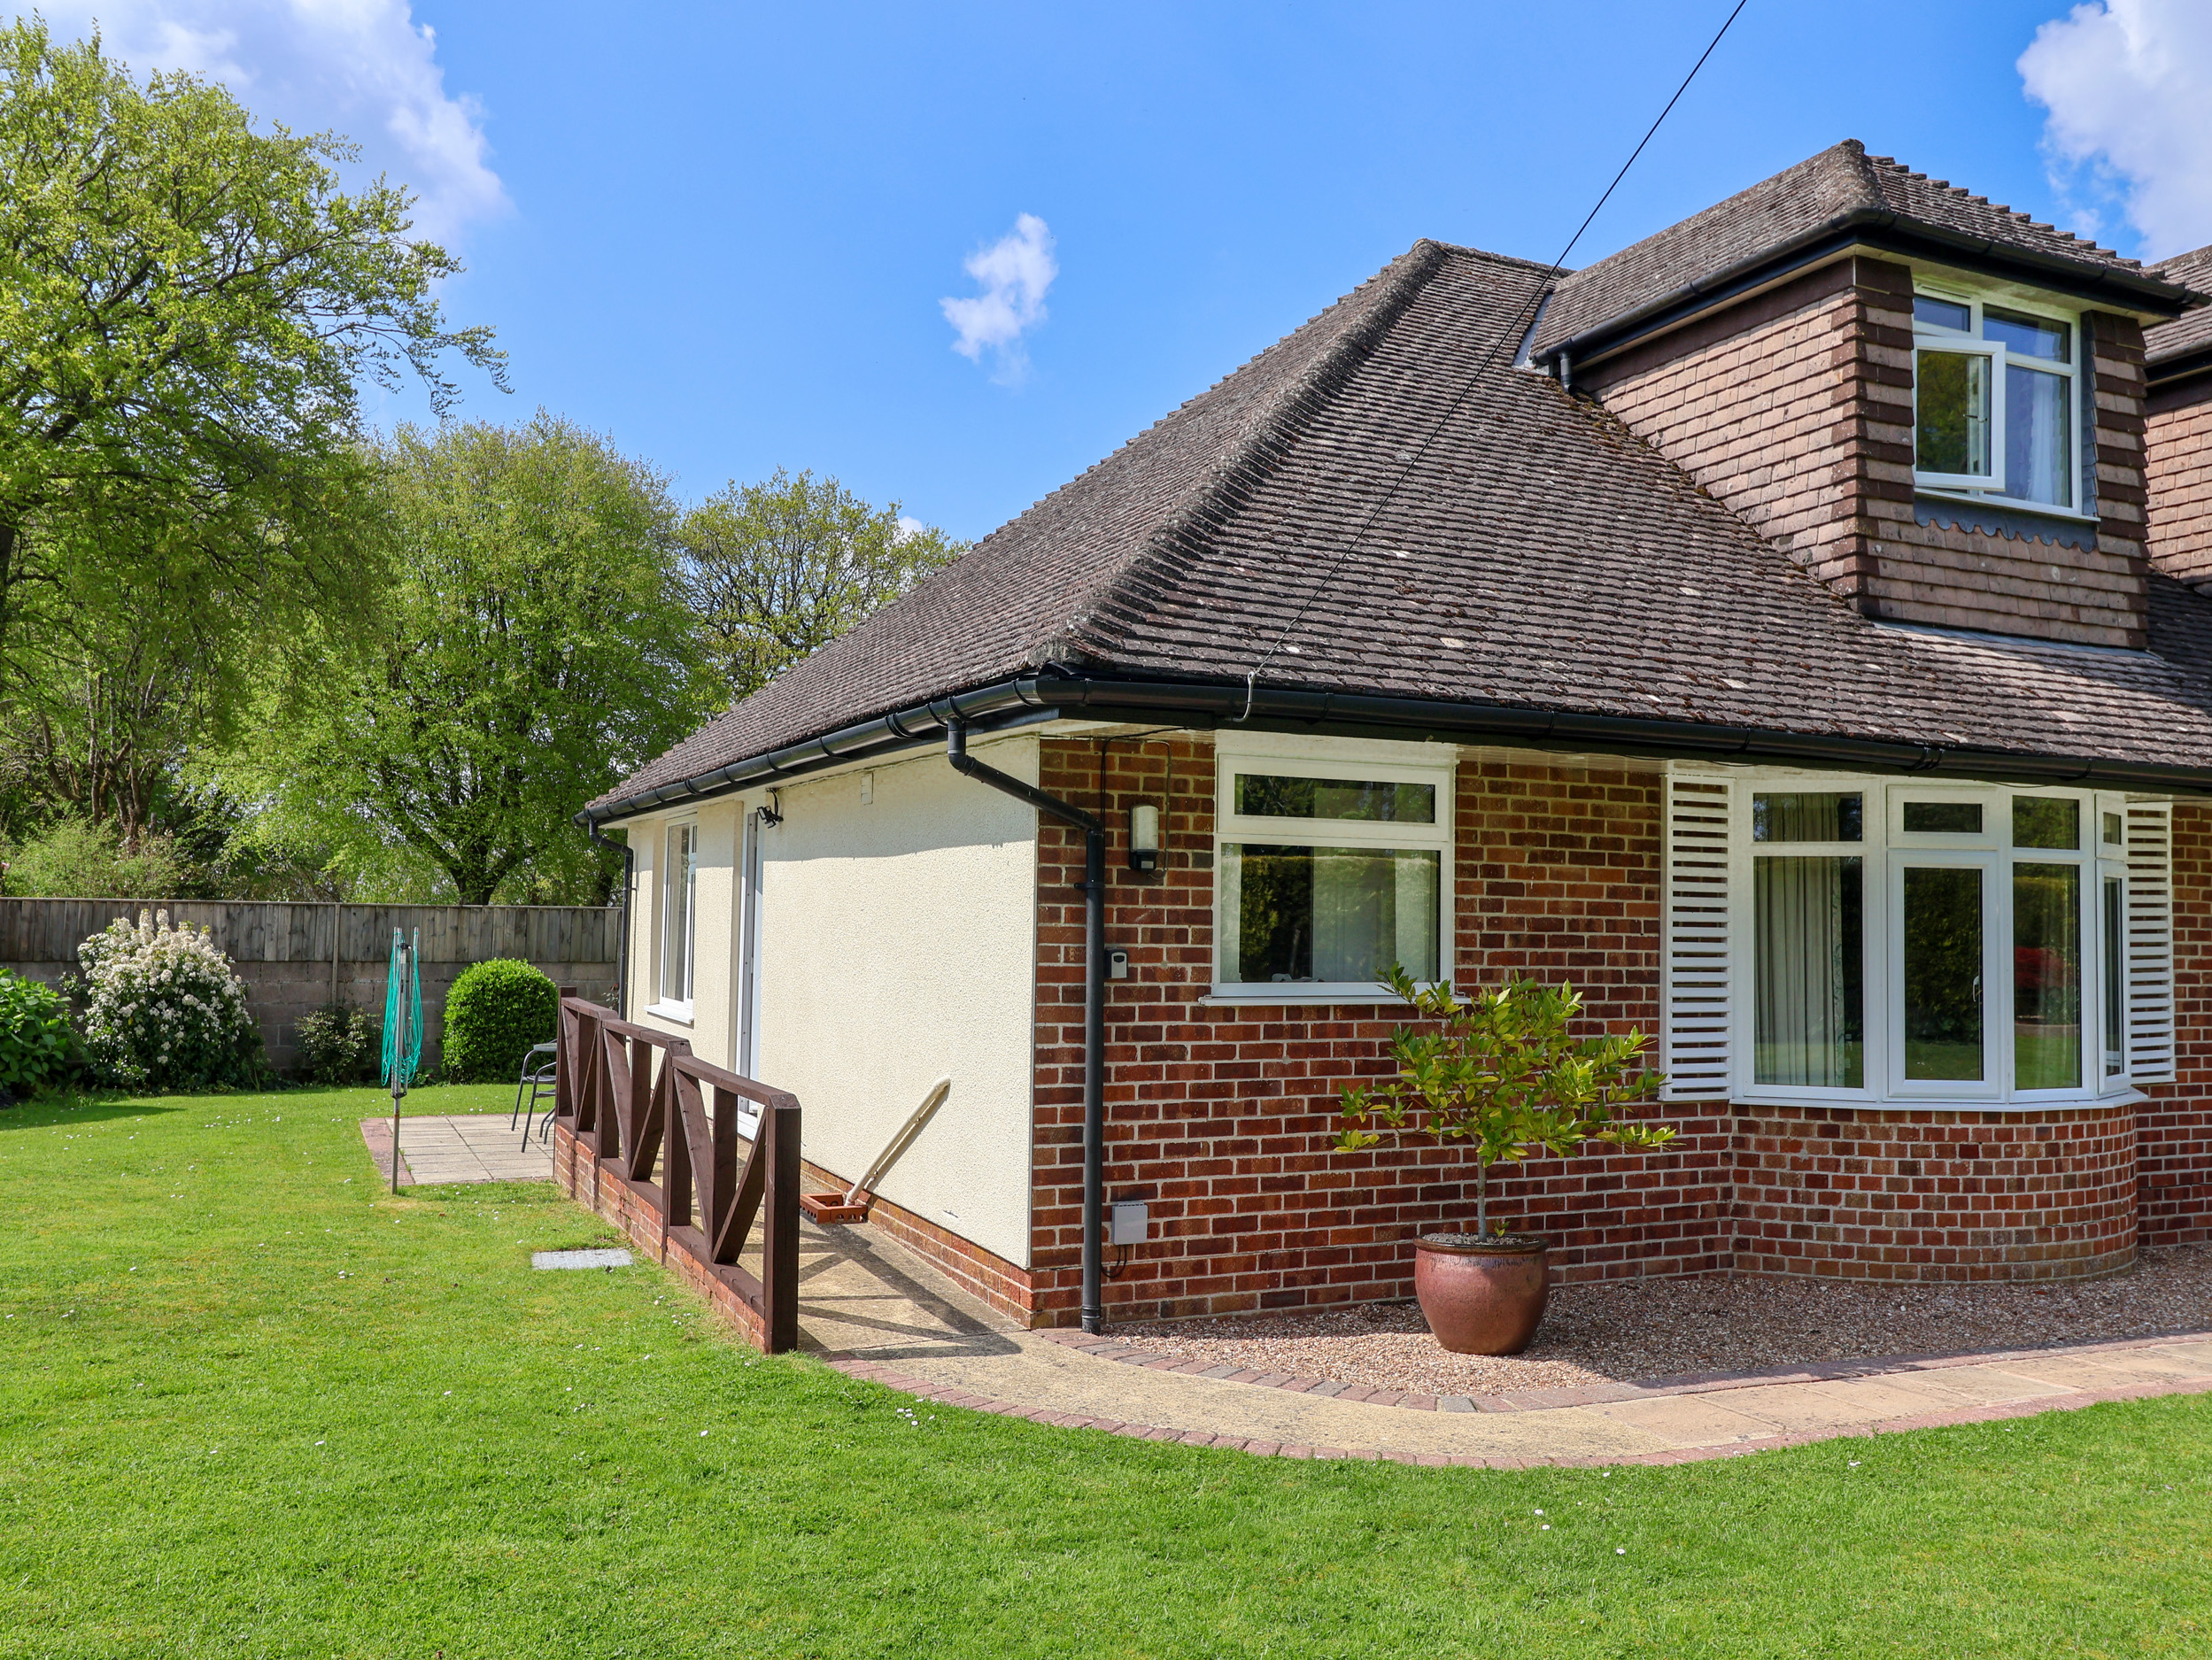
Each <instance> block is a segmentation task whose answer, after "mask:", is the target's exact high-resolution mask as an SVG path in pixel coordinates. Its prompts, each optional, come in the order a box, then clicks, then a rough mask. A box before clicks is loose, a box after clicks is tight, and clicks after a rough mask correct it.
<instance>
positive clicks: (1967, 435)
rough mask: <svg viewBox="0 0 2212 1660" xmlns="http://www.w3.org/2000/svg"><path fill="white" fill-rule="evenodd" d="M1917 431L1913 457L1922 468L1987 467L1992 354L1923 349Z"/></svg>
mask: <svg viewBox="0 0 2212 1660" xmlns="http://www.w3.org/2000/svg"><path fill="white" fill-rule="evenodd" d="M1915 355H1916V356H1917V357H1918V359H1919V360H1920V369H1919V381H1918V388H1919V390H1918V395H1917V401H1918V404H1919V411H1920V413H1919V422H1920V425H1919V434H1918V445H1917V449H1916V451H1915V455H1916V459H1915V461H1914V465H1915V466H1916V467H1919V468H1920V470H1921V471H1922V472H1923V473H1968V474H1972V475H1976V476H1981V477H1986V476H1988V475H1989V470H1990V448H1989V425H1990V401H1989V390H1990V388H1989V366H1990V360H1989V359H1987V358H1985V357H1982V356H1979V355H1978V354H1970V353H1967V352H1961V351H1922V352H1919V353H1916V354H1915Z"/></svg>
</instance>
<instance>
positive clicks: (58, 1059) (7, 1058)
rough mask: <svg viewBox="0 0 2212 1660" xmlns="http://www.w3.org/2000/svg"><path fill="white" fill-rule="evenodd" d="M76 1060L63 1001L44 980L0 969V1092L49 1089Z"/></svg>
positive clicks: (25, 1091)
mask: <svg viewBox="0 0 2212 1660" xmlns="http://www.w3.org/2000/svg"><path fill="white" fill-rule="evenodd" d="M77 1060H78V1050H77V1039H76V1034H75V1033H74V1032H73V1031H70V1029H69V1004H68V1000H66V999H65V998H64V997H63V996H62V994H61V993H60V992H57V991H56V990H54V988H53V987H52V986H50V985H45V984H41V983H40V982H38V981H36V980H27V979H25V978H24V977H22V976H21V975H19V974H10V973H9V972H7V971H6V970H5V969H0V1095H11V1096H12V1095H35V1094H37V1093H39V1092H40V1091H41V1090H43V1089H50V1088H51V1087H52V1086H53V1085H57V1084H59V1083H61V1082H62V1081H63V1080H64V1079H66V1077H68V1076H69V1073H70V1072H71V1070H72V1069H73V1068H74V1067H75V1065H76V1063H77Z"/></svg>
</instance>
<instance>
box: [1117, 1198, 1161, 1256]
mask: <svg viewBox="0 0 2212 1660" xmlns="http://www.w3.org/2000/svg"><path fill="white" fill-rule="evenodd" d="M1106 1217H1107V1219H1106V1242H1107V1243H1108V1244H1110V1245H1142V1244H1144V1243H1145V1242H1146V1241H1147V1240H1149V1239H1151V1237H1152V1212H1151V1210H1150V1208H1149V1207H1148V1206H1147V1205H1146V1204H1145V1202H1144V1201H1142V1200H1141V1199H1118V1200H1116V1201H1114V1202H1113V1204H1112V1205H1110V1206H1109V1207H1108V1208H1107V1213H1106Z"/></svg>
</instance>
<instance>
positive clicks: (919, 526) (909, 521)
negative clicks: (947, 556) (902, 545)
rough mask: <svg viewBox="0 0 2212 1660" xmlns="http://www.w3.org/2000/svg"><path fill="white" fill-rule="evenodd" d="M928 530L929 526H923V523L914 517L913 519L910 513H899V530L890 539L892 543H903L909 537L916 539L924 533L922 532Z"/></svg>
mask: <svg viewBox="0 0 2212 1660" xmlns="http://www.w3.org/2000/svg"><path fill="white" fill-rule="evenodd" d="M926 529H929V526H927V525H925V524H924V523H923V522H922V521H920V520H919V519H917V518H916V517H915V516H914V515H913V514H912V513H901V514H900V515H899V528H898V531H897V533H896V534H895V535H894V536H893V537H892V540H893V541H894V542H904V541H906V540H908V539H909V537H917V536H919V535H921V534H922V532H923V531H924V530H926Z"/></svg>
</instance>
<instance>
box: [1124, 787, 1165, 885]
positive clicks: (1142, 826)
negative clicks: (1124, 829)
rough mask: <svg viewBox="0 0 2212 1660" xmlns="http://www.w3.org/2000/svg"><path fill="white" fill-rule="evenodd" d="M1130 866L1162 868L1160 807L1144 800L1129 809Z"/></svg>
mask: <svg viewBox="0 0 2212 1660" xmlns="http://www.w3.org/2000/svg"><path fill="white" fill-rule="evenodd" d="M1129 868H1130V869H1132V870H1157V869H1159V868H1160V809H1159V808H1157V807H1154V806H1153V805H1152V804H1151V803H1150V802H1149V801H1142V802H1140V803H1138V804H1137V805H1136V806H1135V807H1131V808H1130V809H1129Z"/></svg>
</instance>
